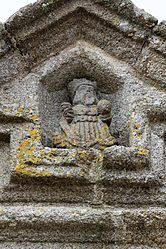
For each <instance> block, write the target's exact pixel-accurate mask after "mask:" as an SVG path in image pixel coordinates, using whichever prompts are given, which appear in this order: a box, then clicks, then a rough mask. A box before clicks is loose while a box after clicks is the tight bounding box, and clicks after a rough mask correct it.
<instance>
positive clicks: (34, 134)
mask: <svg viewBox="0 0 166 249" xmlns="http://www.w3.org/2000/svg"><path fill="white" fill-rule="evenodd" d="M32 135H33V136H36V137H38V136H39V134H38V133H37V130H36V129H34V130H33V131H32Z"/></svg>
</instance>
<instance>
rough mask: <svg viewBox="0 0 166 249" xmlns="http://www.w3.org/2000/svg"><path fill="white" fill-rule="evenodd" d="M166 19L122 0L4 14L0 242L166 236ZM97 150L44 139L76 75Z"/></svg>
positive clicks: (143, 244) (70, 244)
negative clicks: (98, 128)
mask: <svg viewBox="0 0 166 249" xmlns="http://www.w3.org/2000/svg"><path fill="white" fill-rule="evenodd" d="M165 48H166V25H165V21H162V22H161V23H160V24H157V20H156V19H155V18H154V17H152V16H151V15H150V14H148V13H146V12H144V11H143V10H140V9H138V8H137V7H136V6H134V4H133V3H132V2H131V1H129V0H125V1H124V0H123V1H122V0H118V1H114V0H80V1H77V0H59V1H57V0H50V1H46V0H41V1H38V2H36V3H34V4H30V5H28V6H26V7H25V8H22V9H21V10H19V11H18V12H17V13H15V14H14V15H13V16H12V17H10V18H9V19H8V20H7V22H6V23H4V24H2V23H1V24H0V76H1V77H0V200H1V201H0V205H1V206H0V229H1V233H0V248H16V249H18V248H21V249H22V248H25V249H26V248H44V249H45V248H52V249H54V248H58V249H59V248H112V249H116V248H117V249H121V248H124V249H128V248H130V249H141V248H145V249H150V248H151V249H152V248H154V249H156V248H166V236H165V234H166V227H165V224H166V221H165V217H166V209H165V204H166V178H165V166H166V60H165V55H166V52H165V51H166V49H165ZM78 78H79V79H80V78H85V79H87V80H90V81H95V82H96V83H97V91H98V97H99V99H105V100H108V101H110V102H111V104H112V123H111V126H110V133H111V134H112V136H114V137H115V138H117V139H118V141H119V144H118V145H115V146H112V147H110V148H106V149H104V150H99V149H94V148H91V149H90V150H86V149H85V148H81V149H78V148H72V149H66V148H63V149H57V148H51V147H44V146H43V141H42V139H43V138H42V136H43V134H45V135H46V137H52V138H53V137H54V136H55V135H56V134H58V133H59V132H60V125H59V118H60V117H61V115H62V109H61V103H62V102H68V101H70V96H69V93H68V90H67V86H68V84H69V82H71V81H72V80H73V79H78Z"/></svg>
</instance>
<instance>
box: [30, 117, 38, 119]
mask: <svg viewBox="0 0 166 249" xmlns="http://www.w3.org/2000/svg"><path fill="white" fill-rule="evenodd" d="M30 119H39V117H38V116H31V117H30Z"/></svg>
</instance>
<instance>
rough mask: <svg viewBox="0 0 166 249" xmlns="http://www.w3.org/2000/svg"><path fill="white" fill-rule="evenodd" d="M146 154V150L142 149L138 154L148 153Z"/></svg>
mask: <svg viewBox="0 0 166 249" xmlns="http://www.w3.org/2000/svg"><path fill="white" fill-rule="evenodd" d="M146 152H147V150H146V149H141V150H140V151H139V152H138V154H144V153H146Z"/></svg>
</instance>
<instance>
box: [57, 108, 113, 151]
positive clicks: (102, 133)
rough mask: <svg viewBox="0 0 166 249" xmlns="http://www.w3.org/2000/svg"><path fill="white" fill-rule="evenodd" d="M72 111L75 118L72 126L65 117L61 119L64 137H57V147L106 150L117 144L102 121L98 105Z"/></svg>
mask: <svg viewBox="0 0 166 249" xmlns="http://www.w3.org/2000/svg"><path fill="white" fill-rule="evenodd" d="M72 109H73V112H74V118H73V120H72V122H71V123H70V124H69V123H68V122H67V120H66V118H65V117H64V116H63V115H62V117H61V119H60V126H61V129H62V135H61V136H58V137H55V146H56V147H67V148H68V147H82V148H88V147H95V148H98V149H104V148H105V147H109V146H111V145H113V144H114V143H115V138H113V137H112V136H111V134H110V132H109V128H108V125H107V124H106V123H104V122H103V121H102V120H101V119H100V115H99V114H98V111H97V106H96V105H92V106H85V105H75V106H73V107H72Z"/></svg>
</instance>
